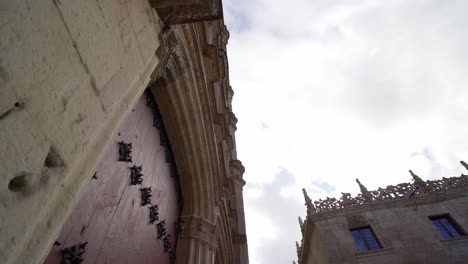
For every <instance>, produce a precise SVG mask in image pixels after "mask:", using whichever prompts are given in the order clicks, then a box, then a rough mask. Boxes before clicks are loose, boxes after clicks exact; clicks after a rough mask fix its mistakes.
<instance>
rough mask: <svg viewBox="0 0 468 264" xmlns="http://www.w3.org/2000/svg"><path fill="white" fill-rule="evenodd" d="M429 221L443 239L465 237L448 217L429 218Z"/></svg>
mask: <svg viewBox="0 0 468 264" xmlns="http://www.w3.org/2000/svg"><path fill="white" fill-rule="evenodd" d="M429 219H431V222H432V224H434V226H435V227H436V228H437V230H439V232H440V234H441V235H442V236H443V237H444V238H445V239H450V238H456V237H461V236H463V235H465V234H464V233H463V231H462V230H461V229H460V228H459V227H458V225H457V224H456V223H455V221H453V219H452V218H451V217H450V216H449V215H440V216H429Z"/></svg>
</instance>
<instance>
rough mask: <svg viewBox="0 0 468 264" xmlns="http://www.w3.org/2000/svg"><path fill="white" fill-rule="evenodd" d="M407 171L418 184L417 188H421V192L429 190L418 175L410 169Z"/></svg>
mask: <svg viewBox="0 0 468 264" xmlns="http://www.w3.org/2000/svg"><path fill="white" fill-rule="evenodd" d="M409 173H410V174H411V177H413V180H414V183H415V184H416V185H417V186H419V189H421V191H422V192H423V193H427V192H429V189H428V188H427V186H426V182H425V181H423V180H422V179H421V178H420V177H419V176H418V175H416V174H414V172H413V171H412V170H409Z"/></svg>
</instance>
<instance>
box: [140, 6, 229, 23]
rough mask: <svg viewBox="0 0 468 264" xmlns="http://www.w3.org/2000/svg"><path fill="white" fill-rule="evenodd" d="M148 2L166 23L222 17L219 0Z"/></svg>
mask: <svg viewBox="0 0 468 264" xmlns="http://www.w3.org/2000/svg"><path fill="white" fill-rule="evenodd" d="M149 2H150V4H151V6H152V7H153V8H155V9H156V10H157V11H158V14H159V17H160V18H161V19H162V20H163V21H164V23H165V24H166V25H175V24H185V23H194V22H200V21H209V20H219V19H222V18H223V7H222V3H221V0H149Z"/></svg>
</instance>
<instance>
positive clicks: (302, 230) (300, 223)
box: [297, 216, 304, 235]
mask: <svg viewBox="0 0 468 264" xmlns="http://www.w3.org/2000/svg"><path fill="white" fill-rule="evenodd" d="M297 220H298V221H299V227H300V228H301V233H302V235H304V221H302V218H301V217H300V216H298V217H297Z"/></svg>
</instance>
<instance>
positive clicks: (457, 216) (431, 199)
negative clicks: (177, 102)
mask: <svg viewBox="0 0 468 264" xmlns="http://www.w3.org/2000/svg"><path fill="white" fill-rule="evenodd" d="M461 163H462V165H463V166H464V167H465V168H466V169H467V170H468V166H467V164H466V163H465V162H463V161H462V162H461ZM410 173H411V175H412V177H413V182H411V183H401V184H398V185H390V186H387V187H386V188H379V189H377V190H375V191H369V190H367V188H366V187H365V186H364V185H363V184H362V183H361V182H360V181H359V180H356V181H357V183H358V184H359V187H360V189H361V193H360V194H358V195H357V196H356V197H352V196H351V195H350V194H349V193H343V195H342V197H341V198H340V199H336V198H326V199H325V200H322V199H320V200H318V201H314V202H312V200H311V199H310V197H309V196H308V194H307V193H306V191H305V189H303V192H304V197H305V200H306V207H307V217H306V219H305V221H302V219H300V218H299V224H300V228H301V233H302V241H301V242H300V243H298V242H297V243H296V247H297V256H298V263H299V264H319V263H320V264H321V263H350V264H354V263H356V264H357V263H369V264H370V263H381V264H385V263H388V264H391V263H434V264H436V263H459V264H462V263H467V262H468V251H467V250H466V248H467V247H468V236H467V231H468V175H464V174H462V175H461V176H459V177H450V178H443V179H441V180H433V181H429V180H428V181H423V180H422V179H421V178H420V177H419V176H418V175H416V174H414V173H413V172H412V171H410Z"/></svg>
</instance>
